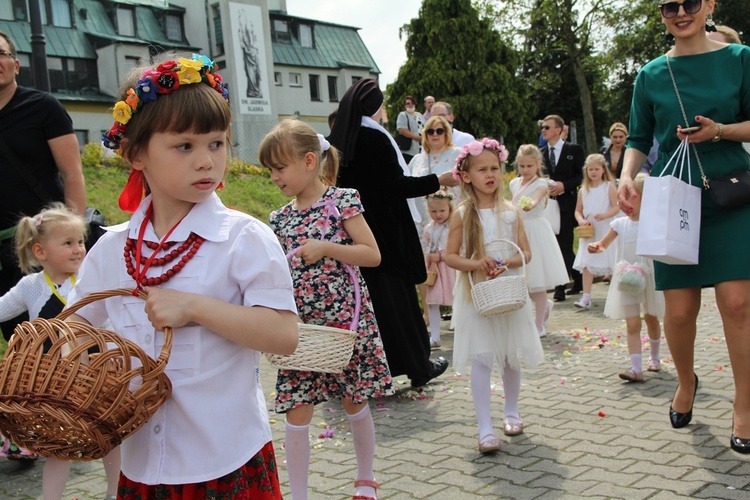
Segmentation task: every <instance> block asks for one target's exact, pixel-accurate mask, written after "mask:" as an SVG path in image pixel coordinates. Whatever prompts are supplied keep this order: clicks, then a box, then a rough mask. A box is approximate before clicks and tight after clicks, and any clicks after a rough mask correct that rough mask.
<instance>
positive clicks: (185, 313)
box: [144, 286, 198, 332]
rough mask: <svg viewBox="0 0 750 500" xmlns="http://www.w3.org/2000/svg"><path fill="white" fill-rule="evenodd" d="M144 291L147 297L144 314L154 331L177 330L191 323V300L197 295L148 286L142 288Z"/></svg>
mask: <svg viewBox="0 0 750 500" xmlns="http://www.w3.org/2000/svg"><path fill="white" fill-rule="evenodd" d="M144 291H145V292H146V294H147V295H148V298H147V299H146V308H145V310H146V314H147V315H148V320H149V321H150V322H151V324H152V325H154V328H155V329H156V331H158V332H161V331H164V328H166V327H170V328H179V327H181V326H185V325H186V324H188V323H190V322H191V321H192V318H191V316H190V311H191V310H192V308H191V303H192V298H193V297H198V295H196V294H194V293H185V292H178V291H176V290H167V289H164V288H153V287H150V286H147V287H144Z"/></svg>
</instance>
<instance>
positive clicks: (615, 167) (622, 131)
mask: <svg viewBox="0 0 750 500" xmlns="http://www.w3.org/2000/svg"><path fill="white" fill-rule="evenodd" d="M627 138H628V127H626V126H625V124H624V123H620V122H615V123H613V124H612V126H611V127H609V139H610V143H609V145H608V146H605V147H603V148H602V149H601V151H599V152H600V153H601V154H603V155H604V159H605V160H606V162H607V167H609V171H610V172H612V176H613V177H614V178H615V179H619V178H620V173H621V172H622V162H623V160H624V159H625V140H626V139H627Z"/></svg>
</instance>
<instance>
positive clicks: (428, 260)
mask: <svg viewBox="0 0 750 500" xmlns="http://www.w3.org/2000/svg"><path fill="white" fill-rule="evenodd" d="M425 198H427V215H429V216H430V219H431V220H432V221H431V222H430V223H429V224H427V226H425V228H424V242H425V246H426V249H425V256H424V259H425V265H426V266H427V270H428V271H437V277H436V278H435V283H434V284H433V285H431V286H430V285H427V293H426V294H425V297H424V300H425V303H426V304H427V313H428V316H429V320H430V347H431V348H432V349H437V348H439V347H441V345H442V344H441V342H440V306H452V305H453V286H454V285H455V283H456V272H455V271H454V270H453V269H451V268H450V267H448V264H446V263H445V247H446V245H447V243H448V226H449V224H450V217H451V214H453V203H452V200H453V194H451V193H449V192H447V191H444V190H442V189H441V190H439V191H437V192H436V193H433V194H430V195H427V196H426V197H425Z"/></svg>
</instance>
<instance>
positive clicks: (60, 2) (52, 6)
mask: <svg viewBox="0 0 750 500" xmlns="http://www.w3.org/2000/svg"><path fill="white" fill-rule="evenodd" d="M47 8H48V9H49V12H48V14H49V16H48V17H47V18H48V19H52V26H59V27H61V28H71V27H73V24H72V22H71V19H70V0H49V3H48V4H47Z"/></svg>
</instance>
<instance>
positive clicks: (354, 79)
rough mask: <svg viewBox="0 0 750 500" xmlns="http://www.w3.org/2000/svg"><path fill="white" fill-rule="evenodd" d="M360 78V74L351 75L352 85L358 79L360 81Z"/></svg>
mask: <svg viewBox="0 0 750 500" xmlns="http://www.w3.org/2000/svg"><path fill="white" fill-rule="evenodd" d="M361 79H362V77H361V76H353V77H352V85H354V84H355V83H357V82H358V81H360V80H361Z"/></svg>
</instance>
